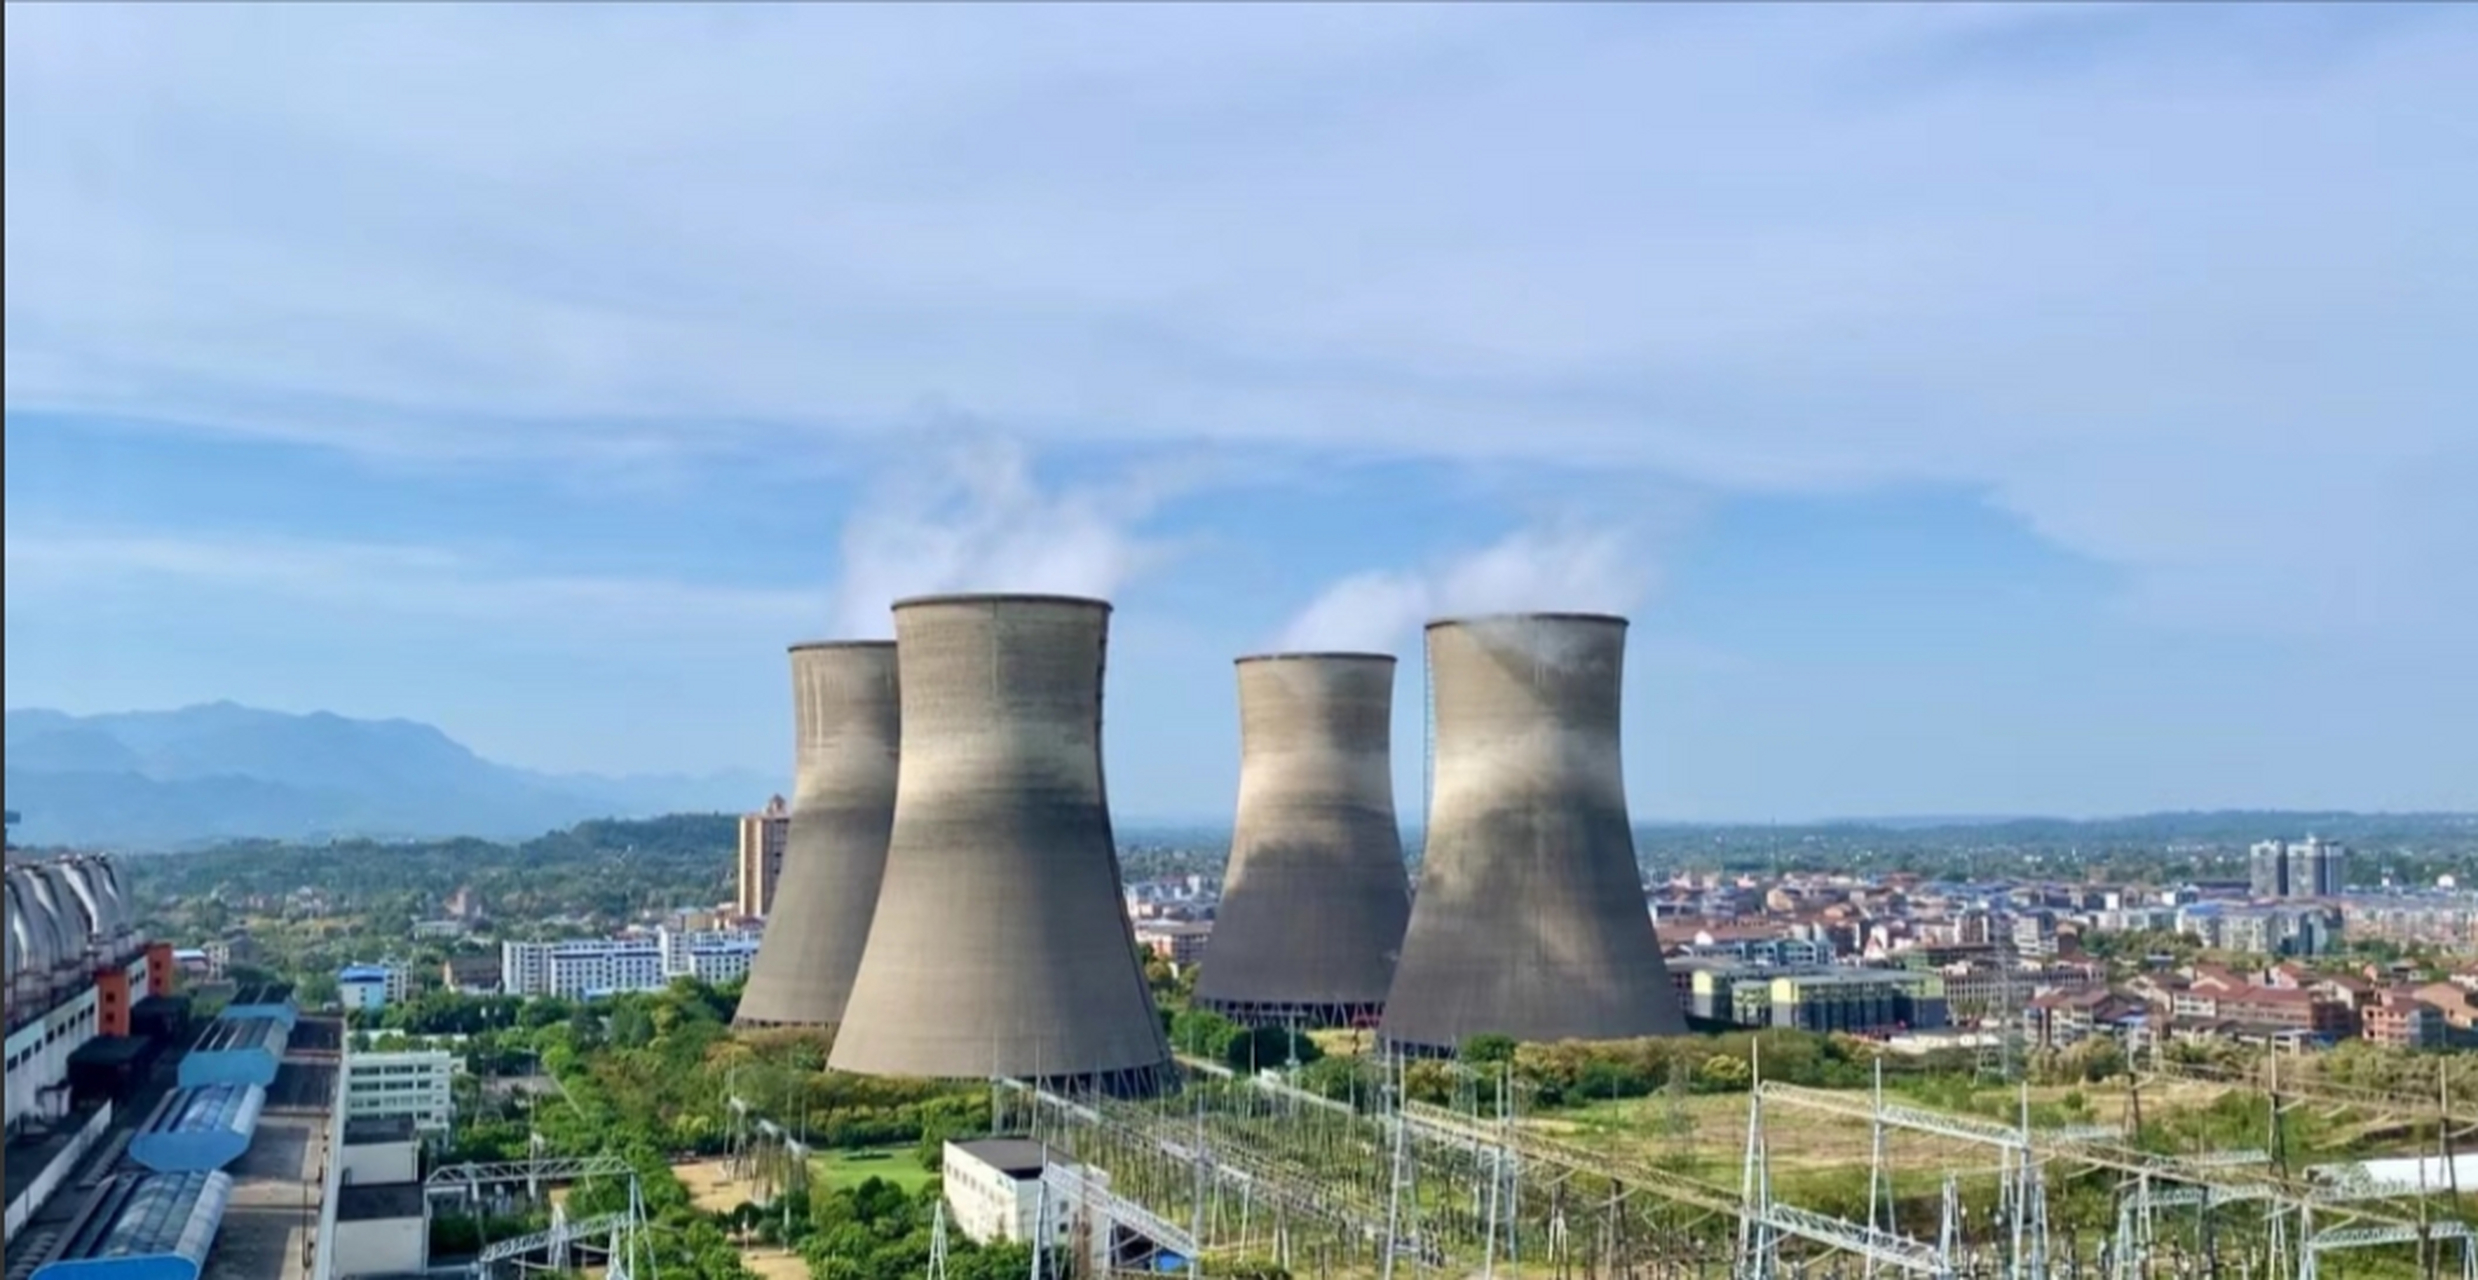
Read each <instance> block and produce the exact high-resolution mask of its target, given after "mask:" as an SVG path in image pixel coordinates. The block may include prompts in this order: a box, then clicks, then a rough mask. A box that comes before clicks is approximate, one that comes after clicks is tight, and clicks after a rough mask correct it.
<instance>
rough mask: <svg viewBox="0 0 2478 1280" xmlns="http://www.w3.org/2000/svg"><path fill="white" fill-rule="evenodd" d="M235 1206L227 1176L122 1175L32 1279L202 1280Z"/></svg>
mask: <svg viewBox="0 0 2478 1280" xmlns="http://www.w3.org/2000/svg"><path fill="white" fill-rule="evenodd" d="M231 1201H232V1177H231V1175H229V1174H224V1173H124V1174H122V1175H120V1176H119V1177H117V1178H114V1179H113V1180H112V1181H111V1182H109V1183H106V1184H105V1185H104V1187H103V1189H102V1190H101V1191H98V1192H96V1193H95V1197H94V1198H93V1199H92V1200H90V1201H88V1202H87V1205H86V1208H85V1210H84V1211H83V1212H82V1213H80V1214H79V1216H78V1219H77V1221H76V1222H75V1223H74V1224H73V1225H72V1226H71V1227H70V1229H69V1234H68V1237H67V1238H66V1239H65V1240H64V1241H63V1242H62V1243H61V1246H60V1248H59V1250H58V1252H56V1253H54V1254H53V1255H52V1260H51V1261H50V1262H47V1263H45V1264H44V1265H42V1266H40V1267H37V1268H36V1269H35V1272H34V1276H33V1278H32V1280H198V1269H199V1267H200V1266H201V1265H202V1264H204V1263H205V1261H206V1256H207V1250H208V1249H209V1248H211V1247H213V1245H214V1243H215V1233H216V1231H217V1230H218V1229H220V1228H221V1227H222V1226H223V1224H224V1209H225V1207H226V1206H227V1205H229V1204H230V1203H231Z"/></svg>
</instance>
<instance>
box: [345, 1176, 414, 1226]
mask: <svg viewBox="0 0 2478 1280" xmlns="http://www.w3.org/2000/svg"><path fill="white" fill-rule="evenodd" d="M420 1216H422V1184H420V1183H418V1182H362V1183H347V1184H346V1185H345V1186H343V1187H341V1188H338V1189H337V1191H336V1221H338V1222H377V1221H381V1220H384V1219H388V1218H418V1217H420Z"/></svg>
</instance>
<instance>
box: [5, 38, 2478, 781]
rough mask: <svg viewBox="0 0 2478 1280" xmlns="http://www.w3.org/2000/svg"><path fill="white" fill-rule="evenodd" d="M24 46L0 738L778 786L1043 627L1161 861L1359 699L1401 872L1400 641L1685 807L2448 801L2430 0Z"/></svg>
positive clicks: (2449, 217)
mask: <svg viewBox="0 0 2478 1280" xmlns="http://www.w3.org/2000/svg"><path fill="white" fill-rule="evenodd" d="M967 19H968V20H967ZM1104 24H1106V25H1104ZM10 25H11V39H10V42H9V47H8V51H7V70H8V85H7V89H6V93H7V106H8V112H7V119H8V124H7V134H8V138H7V141H8V147H7V153H8V158H7V162H6V163H7V178H8V182H9V186H10V190H11V199H10V201H9V205H8V211H7V222H8V228H7V230H8V235H7V242H8V249H7V256H8V262H7V285H6V289H7V330H8V339H7V344H8V345H7V362H8V378H7V384H8V389H7V432H6V436H5V448H6V467H5V476H6V481H5V484H6V493H5V497H6V510H7V517H6V518H7V573H6V582H7V586H6V590H7V619H6V630H7V634H6V647H7V651H8V654H9V657H8V661H7V690H6V693H7V702H8V705H9V706H11V707H26V706H46V707H56V708H59V709H63V710H67V711H71V712H77V713H93V712H103V711H115V710H125V709H133V708H161V707H171V706H179V705H187V704H194V703H203V702H210V701H215V700H218V699H227V698H228V699H232V700H236V701H239V702H242V703H247V704H250V705H256V706H267V707H274V708H278V709H283V710H289V711H303V712H306V711H311V710H329V711H334V712H338V713H340V714H345V715H352V716H361V717H370V718H382V717H390V716H402V717H407V718H411V719H416V720H420V721H424V722H427V723H433V724H436V725H438V726H440V727H441V728H442V729H444V730H445V731H446V732H448V733H449V734H450V735H451V736H454V737H455V738H457V739H458V740H460V741H462V742H465V743H467V744H468V745H470V746H472V747H473V748H474V749H475V750H477V751H479V752H480V753H481V754H483V755H484V756H486V757H489V758H491V759H493V760H498V761H504V762H507V763H511V764H515V765H521V766H525V767H530V768H538V769H546V770H556V771H595V772H604V773H635V772H692V773H693V772H707V771H713V770H721V769H756V770H764V771H766V772H767V773H768V774H769V775H771V776H784V777H788V773H789V763H790V740H791V720H790V714H789V711H790V708H789V705H788V700H787V696H786V693H785V691H784V689H783V679H782V655H783V651H784V648H785V646H787V645H789V644H792V643H794V642H798V641H802V640H809V639H817V638H834V637H843V636H862V635H878V636H882V635H884V634H887V631H886V625H885V622H886V619H885V614H886V605H887V604H888V603H889V602H890V601H891V600H892V599H893V598H894V597H896V596H899V595H904V594H910V593H914V592H925V591H937V590H949V589H967V590H971V589H1001V590H1004V589H1017V590H1025V589H1030V590H1064V591H1071V592H1080V593H1095V594H1101V595H1105V596H1107V597H1109V598H1110V599H1112V600H1113V602H1114V603H1115V604H1116V605H1117V612H1116V614H1115V615H1114V618H1113V623H1112V644H1111V651H1110V664H1111V665H1110V674H1109V686H1108V695H1107V696H1108V704H1107V705H1108V714H1109V720H1108V730H1107V737H1106V742H1105V747H1106V751H1107V771H1108V775H1109V781H1110V798H1111V801H1112V803H1113V805H1114V806H1115V807H1118V808H1122V809H1124V810H1126V811H1128V812H1131V813H1141V814H1147V815H1195V816H1198V817H1208V816H1213V815H1224V816H1226V815H1227V814H1228V813H1229V811H1230V808H1231V794H1232V787H1233V785H1234V783H1235V780H1236V776H1237V774H1236V770H1237V757H1238V733H1237V706H1236V689H1235V678H1234V674H1233V671H1232V668H1231V665H1230V662H1231V660H1232V659H1234V658H1236V657H1238V656H1241V655H1242V654H1247V653H1254V652H1262V651H1266V650H1269V649H1275V648H1281V647H1298V646H1305V647H1315V648H1354V649H1356V648H1371V649H1378V650H1381V651H1385V652H1391V653H1393V654H1395V655H1397V656H1398V657H1399V658H1400V659H1401V660H1402V663H1401V670H1400V674H1399V683H1398V685H1397V688H1396V691H1395V692H1396V699H1395V702H1396V733H1395V742H1396V744H1397V750H1396V761H1395V767H1396V777H1397V794H1398V795H1399V796H1400V797H1401V798H1402V801H1403V808H1404V810H1405V814H1404V824H1405V825H1406V826H1417V825H1418V824H1419V822H1420V820H1421V818H1420V815H1419V814H1418V813H1417V804H1416V800H1417V797H1419V796H1420V795H1421V794H1422V791H1421V788H1420V785H1419V783H1420V751H1419V745H1420V743H1421V741H1422V736H1423V734H1422V724H1421V720H1420V707H1421V696H1420V694H1421V688H1420V684H1419V681H1420V679H1421V665H1420V657H1421V655H1420V649H1419V643H1420V631H1419V624H1420V622H1421V621H1422V620H1423V619H1424V618H1425V617H1426V616H1428V615H1430V614H1433V613H1463V612H1473V611H1492V610H1499V609H1528V608H1562V609H1587V610H1613V611H1618V612H1622V613H1625V614H1626V615H1628V616H1629V617H1630V618H1631V619H1632V620H1633V624H1634V625H1633V627H1632V629H1631V634H1630V640H1629V647H1628V650H1627V670H1626V692H1625V707H1626V724H1625V728H1626V737H1625V743H1624V752H1625V762H1626V775H1627V781H1628V786H1629V803H1630V808H1631V810H1632V812H1633V813H1634V815H1635V816H1636V817H1637V818H1638V819H1640V820H1643V821H1660V820H1668V819H1684V820H1713V821H1722V820H1764V819H1769V818H1779V819H1784V820H1795V819H1808V818H1820V817H1827V816H1834V815H1869V814H1899V813H1994V814H2009V813H2041V814H2057V815H2060V816H2090V815H2100V814H2115V813H2139V812H2149V811H2158V810H2181V809H2217V808H2280V809H2318V808H2335V809H2337V808H2352V809H2363V810H2382V809H2390V810H2442V809H2469V808H2473V807H2478V793H2473V792H2472V791H2471V789H2470V788H2471V787H2472V786H2473V785H2478V784H2473V782H2472V779H2478V755H2474V754H2473V753H2474V752H2478V746H2473V745H2472V743H2471V741H2470V739H2469V737H2468V735H2467V734H2466V732H2465V731H2463V730H2462V729H2461V726H2464V725H2466V724H2469V723H2472V722H2478V681H2473V680H2471V679H2470V678H2469V674H2468V663H2467V657H2466V655H2467V654H2468V653H2469V652H2472V651H2473V650H2478V574H2473V573H2472V572H2471V571H2470V569H2469V567H2468V566H2470V565H2472V564H2478V516H2472V515H2471V514H2470V512H2469V509H2468V504H2467V502H2466V494H2467V493H2468V492H2472V491H2478V452H2473V448H2472V442H2471V438H2470V435H2469V432H2468V428H2467V425H2466V423H2467V418H2468V413H2469V407H2470V406H2471V405H2472V404H2478V383H2473V380H2472V375H2471V374H2470V372H2469V370H2468V368H2467V363H2466V361H2463V360H2460V359H2458V358H2457V356H2458V352H2459V351H2460V350H2462V349H2465V348H2467V347H2469V346H2471V345H2472V344H2473V342H2478V329H2473V327H2472V326H2473V317H2478V307H2472V306H2470V305H2469V304H2470V302H2471V301H2472V299H2473V298H2478V263H2474V262H2473V260H2472V259H2471V257H2470V255H2469V254H2468V253H2467V252H2466V250H2465V249H2464V248H2462V247H2460V242H2461V240H2463V239H2465V237H2461V236H2457V235H2456V234H2455V229H2456V228H2458V227H2461V226H2466V225H2470V224H2472V223H2478V173H2473V172H2472V168H2471V164H2470V161H2469V160H2468V159H2467V158H2466V151H2465V149H2461V148H2457V147H2456V145H2455V138H2456V136H2457V135H2456V131H2455V127H2454V123H2453V122H2455V121H2457V120H2461V119H2466V118H2468V116H2469V115H2470V114H2471V112H2473V111H2478V89H2473V88H2472V87H2471V86H2470V84H2469V83H2468V81H2467V79H2466V77H2465V76H2462V75H2459V74H2458V70H2459V68H2461V67H2465V66H2466V65H2467V63H2468V58H2469V56H2470V55H2471V54H2472V53H2473V52H2478V20H2473V17H2472V15H2470V14H2468V13H2466V12H2463V11H2455V10H2454V9H2453V8H2451V7H2448V6H2440V7H2431V8H2413V7H2391V6H2311V5H2300V6H2285V5H2283V6H2263V7H2244V6H2165V7H2152V8H2120V7H2110V6H2080V5H2066V6H2031V5H2023V6H1995V7H1976V6H1932V7H1917V8H1864V9H1861V8H1855V7H1853V8H1849V9H1819V8H1805V9H1801V8H1793V7H1788V6H1758V7H1751V8H1748V7H1741V8H1699V7H1691V6H1655V7H1643V8H1602V7H1586V8H1576V9H1552V8H1546V7H1534V6H1519V7H1507V8H1484V7H1477V6H1456V7H1444V8H1414V7H1410V6H1383V7H1375V8H1345V7H1339V6H1337V7H1320V8H1316V9H1310V10H1287V11H1285V10H1251V9H1245V8H1238V9H1175V8H1169V7H1162V8H1150V7H1147V8H1138V9H1120V10H1112V11H1108V12H1106V13H1104V12H1096V11H1072V10H1037V9H1030V8H1027V9H982V10H973V11H931V12H918V11H885V10H868V9H861V8H857V7H821V8H797V7H783V8H763V9H746V10H729V11H692V10H674V9H659V8H652V7H644V8H637V7H628V8H618V9H584V8H562V9H559V10H545V11H524V10H505V9H457V8H447V7H436V8H426V9H413V10H378V9H335V10H324V9H303V8H283V7H272V8H267V9H261V10H231V9H226V10H199V11H190V10H181V9H163V8H151V9H135V8H111V7H75V8H65V7H54V8H30V9H27V10H25V11H23V12H18V11H14V10H13V11H12V13H11V24H10ZM546 104H556V105H557V109H546ZM763 800H764V796H763V795H754V796H751V797H750V798H749V801H748V804H749V807H751V808H755V807H757V806H758V805H759V804H761V803H762V802H763Z"/></svg>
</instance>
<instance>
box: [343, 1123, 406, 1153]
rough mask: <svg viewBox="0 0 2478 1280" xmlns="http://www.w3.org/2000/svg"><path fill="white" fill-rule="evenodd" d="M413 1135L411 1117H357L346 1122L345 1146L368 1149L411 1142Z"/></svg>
mask: <svg viewBox="0 0 2478 1280" xmlns="http://www.w3.org/2000/svg"><path fill="white" fill-rule="evenodd" d="M413 1133H414V1125H413V1117H411V1116H356V1117H354V1118H353V1119H350V1120H347V1121H345V1122H344V1145H346V1146H348V1147H368V1146H376V1145H378V1144H380V1143H387V1142H410V1141H412V1140H413Z"/></svg>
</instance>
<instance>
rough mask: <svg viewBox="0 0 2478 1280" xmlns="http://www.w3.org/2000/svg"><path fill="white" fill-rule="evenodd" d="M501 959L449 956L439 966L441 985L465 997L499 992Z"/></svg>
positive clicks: (489, 956) (485, 956)
mask: <svg viewBox="0 0 2478 1280" xmlns="http://www.w3.org/2000/svg"><path fill="white" fill-rule="evenodd" d="M499 965H500V957H498V956H494V955H478V956H449V957H448V958H447V959H446V960H445V961H443V962H442V963H441V964H440V965H439V985H441V986H443V987H446V988H447V989H448V990H450V991H453V992H455V993H456V994H458V995H463V996H480V995H489V994H491V993H492V992H495V991H497V990H499Z"/></svg>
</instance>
